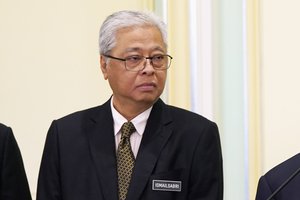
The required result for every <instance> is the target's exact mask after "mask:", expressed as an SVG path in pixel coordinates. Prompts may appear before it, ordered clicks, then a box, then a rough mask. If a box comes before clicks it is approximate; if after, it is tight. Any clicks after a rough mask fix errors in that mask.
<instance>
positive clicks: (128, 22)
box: [99, 10, 167, 54]
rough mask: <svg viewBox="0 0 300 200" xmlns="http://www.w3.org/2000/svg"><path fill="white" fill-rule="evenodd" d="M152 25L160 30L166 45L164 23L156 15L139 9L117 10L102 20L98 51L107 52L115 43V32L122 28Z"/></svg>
mask: <svg viewBox="0 0 300 200" xmlns="http://www.w3.org/2000/svg"><path fill="white" fill-rule="evenodd" d="M145 25H149V26H154V27H157V28H158V29H159V31H160V32H161V35H162V38H163V41H164V44H165V45H166V46H167V28H166V24H165V23H164V22H163V21H162V20H161V19H160V18H159V17H158V16H156V15H154V14H153V13H150V12H141V11H128V10H124V11H119V12H115V13H113V14H112V15H109V16H108V17H107V18H106V19H105V21H104V22H103V24H102V26H101V28H100V33H99V52H100V54H108V53H109V51H110V50H111V49H112V48H114V47H115V45H116V33H117V31H118V30H120V29H122V28H128V27H140V26H145Z"/></svg>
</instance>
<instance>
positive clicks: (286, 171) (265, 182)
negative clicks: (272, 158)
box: [256, 154, 300, 200]
mask: <svg viewBox="0 0 300 200" xmlns="http://www.w3.org/2000/svg"><path fill="white" fill-rule="evenodd" d="M299 167H300V154H297V155H295V156H293V157H292V158H290V159H288V160H286V161H284V162H283V163H281V164H279V165H277V166H276V167H274V168H273V169H271V170H270V171H268V172H267V173H266V174H265V175H264V176H262V177H261V178H260V180H259V183H258V188H257V193H256V200H266V199H267V198H268V197H269V196H271V194H272V193H273V192H274V191H275V190H276V189H277V188H278V187H279V186H280V185H281V184H282V183H284V182H285V181H286V180H287V179H288V178H289V177H290V176H291V175H292V174H293V173H294V172H295V171H296V170H297V169H298V168H299ZM299 188H300V174H298V175H297V176H295V177H294V178H293V179H292V180H291V181H290V182H289V183H288V184H287V185H286V186H285V187H284V188H283V189H282V190H281V191H280V192H279V193H278V194H277V195H276V196H275V197H274V199H276V200H299V199H300V190H299Z"/></svg>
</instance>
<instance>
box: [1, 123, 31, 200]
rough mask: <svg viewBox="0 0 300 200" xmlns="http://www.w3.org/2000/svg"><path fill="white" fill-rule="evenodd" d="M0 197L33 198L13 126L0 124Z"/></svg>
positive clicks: (9, 198) (12, 198)
mask: <svg viewBox="0 0 300 200" xmlns="http://www.w3.org/2000/svg"><path fill="white" fill-rule="evenodd" d="M0 199H1V200H31V195H30V191H29V186H28V182H27V177H26V174H25V170H24V166H23V160H22V156H21V153H20V150H19V147H18V144H17V142H16V140H15V137H14V135H13V132H12V130H11V128H9V127H7V126H5V125H3V124H0Z"/></svg>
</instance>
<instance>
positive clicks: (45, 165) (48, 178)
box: [37, 121, 62, 200]
mask: <svg viewBox="0 0 300 200" xmlns="http://www.w3.org/2000/svg"><path fill="white" fill-rule="evenodd" d="M58 147H59V145H58V131H57V126H56V122H55V121H53V123H52V124H51V126H50V128H49V131H48V134H47V137H46V142H45V146H44V152H43V156H42V161H41V165H40V171H39V177H38V186H37V200H61V199H62V194H61V186H60V170H59V169H60V168H59V148H58Z"/></svg>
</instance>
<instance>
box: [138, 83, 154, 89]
mask: <svg viewBox="0 0 300 200" xmlns="http://www.w3.org/2000/svg"><path fill="white" fill-rule="evenodd" d="M137 88H138V89H140V90H143V91H150V90H153V89H154V88H156V84H155V83H153V82H150V83H143V84H140V85H138V86H137Z"/></svg>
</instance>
